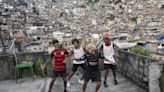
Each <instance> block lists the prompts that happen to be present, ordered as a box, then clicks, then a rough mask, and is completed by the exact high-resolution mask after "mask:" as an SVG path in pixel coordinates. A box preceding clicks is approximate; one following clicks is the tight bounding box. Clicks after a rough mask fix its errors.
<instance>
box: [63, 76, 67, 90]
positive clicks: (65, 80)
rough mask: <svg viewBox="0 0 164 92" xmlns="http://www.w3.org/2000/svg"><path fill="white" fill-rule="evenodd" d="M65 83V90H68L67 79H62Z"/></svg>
mask: <svg viewBox="0 0 164 92" xmlns="http://www.w3.org/2000/svg"><path fill="white" fill-rule="evenodd" d="M62 79H63V82H64V90H67V77H62Z"/></svg>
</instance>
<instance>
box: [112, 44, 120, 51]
mask: <svg viewBox="0 0 164 92" xmlns="http://www.w3.org/2000/svg"><path fill="white" fill-rule="evenodd" d="M113 48H114V50H117V51H119V50H121V49H120V48H119V47H118V46H117V45H116V44H115V43H114V44H113Z"/></svg>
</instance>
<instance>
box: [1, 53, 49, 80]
mask: <svg viewBox="0 0 164 92" xmlns="http://www.w3.org/2000/svg"><path fill="white" fill-rule="evenodd" d="M17 57H18V58H19V59H18V62H19V63H21V62H22V61H25V60H30V61H32V62H34V63H35V70H36V71H35V72H36V74H39V72H38V71H39V70H37V69H38V66H37V65H36V62H37V60H38V59H39V58H44V59H45V57H46V56H45V52H39V53H20V54H17ZM14 65H15V60H14V57H13V55H4V56H0V79H11V78H12V79H13V78H14ZM27 70H28V69H26V70H25V71H23V74H24V75H23V76H31V75H30V73H28V72H29V71H27Z"/></svg>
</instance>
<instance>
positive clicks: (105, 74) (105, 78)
mask: <svg viewBox="0 0 164 92" xmlns="http://www.w3.org/2000/svg"><path fill="white" fill-rule="evenodd" d="M108 73H109V69H106V70H105V73H104V81H105V82H106V81H107V77H108Z"/></svg>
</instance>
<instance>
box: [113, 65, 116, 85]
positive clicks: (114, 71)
mask: <svg viewBox="0 0 164 92" xmlns="http://www.w3.org/2000/svg"><path fill="white" fill-rule="evenodd" d="M113 67H116V66H113ZM112 72H113V78H114V84H115V85H117V79H116V68H112Z"/></svg>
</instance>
